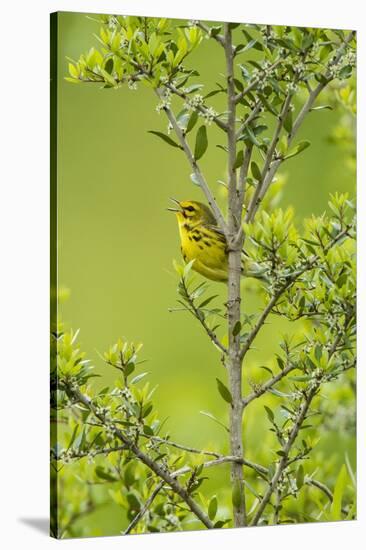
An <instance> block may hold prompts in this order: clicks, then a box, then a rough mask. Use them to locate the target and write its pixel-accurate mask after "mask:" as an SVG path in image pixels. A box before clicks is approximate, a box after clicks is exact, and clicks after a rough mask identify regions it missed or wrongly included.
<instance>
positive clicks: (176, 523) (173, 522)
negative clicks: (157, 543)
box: [166, 514, 179, 527]
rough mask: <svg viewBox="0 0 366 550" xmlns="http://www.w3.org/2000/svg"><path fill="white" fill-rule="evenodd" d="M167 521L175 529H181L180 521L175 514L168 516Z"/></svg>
mask: <svg viewBox="0 0 366 550" xmlns="http://www.w3.org/2000/svg"><path fill="white" fill-rule="evenodd" d="M166 520H167V521H168V522H169V523H170V524H171V525H174V527H179V519H178V518H177V516H175V515H174V514H168V515H167V516H166Z"/></svg>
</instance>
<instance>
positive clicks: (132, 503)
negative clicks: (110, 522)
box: [126, 492, 141, 512]
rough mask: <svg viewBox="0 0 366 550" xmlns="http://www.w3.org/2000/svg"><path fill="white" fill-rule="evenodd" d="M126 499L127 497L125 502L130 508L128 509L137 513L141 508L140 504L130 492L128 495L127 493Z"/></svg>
mask: <svg viewBox="0 0 366 550" xmlns="http://www.w3.org/2000/svg"><path fill="white" fill-rule="evenodd" d="M126 497H127V501H128V504H129V506H130V509H131V510H136V511H137V512H138V511H139V510H140V508H141V504H140V501H139V499H138V498H137V496H136V495H135V494H134V493H132V492H130V493H127V495H126Z"/></svg>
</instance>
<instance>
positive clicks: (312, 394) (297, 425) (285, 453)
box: [251, 383, 320, 526]
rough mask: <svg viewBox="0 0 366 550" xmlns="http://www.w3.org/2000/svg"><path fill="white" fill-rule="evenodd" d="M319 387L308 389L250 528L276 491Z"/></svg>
mask: <svg viewBox="0 0 366 550" xmlns="http://www.w3.org/2000/svg"><path fill="white" fill-rule="evenodd" d="M319 385H320V384H319V383H317V384H315V385H314V386H313V387H312V388H311V389H310V391H309V393H308V395H307V396H306V398H305V401H304V403H303V405H302V407H301V408H300V410H299V413H298V415H297V418H296V421H295V423H294V425H293V428H292V430H291V433H290V435H289V438H288V440H287V442H286V445H285V446H284V447H283V449H282V452H283V456H282V457H281V460H280V461H279V463H278V465H277V467H276V471H275V473H274V474H273V477H272V479H271V481H270V482H269V485H268V489H267V491H266V492H265V494H264V496H263V498H262V500H261V503H260V505H259V507H258V510H257V512H256V514H255V516H254V518H253V520H252V522H251V525H252V526H253V525H257V523H258V521H259V520H260V518H261V516H262V514H263V511H264V509H265V507H266V506H267V504H268V502H269V500H270V498H271V496H272V493H273V491H274V490H275V489H276V486H277V483H278V481H279V479H280V477H281V475H282V472H283V471H284V470H285V468H286V465H287V461H288V455H289V452H290V450H291V448H292V445H293V443H294V442H295V440H296V438H297V434H298V433H299V430H300V427H301V425H302V423H303V421H304V420H305V418H306V415H307V412H308V410H309V407H310V404H311V402H312V400H313V398H314V397H315V395H316V393H317V391H318V389H319Z"/></svg>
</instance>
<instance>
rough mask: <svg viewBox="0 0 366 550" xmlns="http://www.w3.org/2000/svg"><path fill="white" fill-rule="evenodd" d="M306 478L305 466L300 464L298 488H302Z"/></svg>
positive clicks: (297, 474) (297, 478)
mask: <svg viewBox="0 0 366 550" xmlns="http://www.w3.org/2000/svg"><path fill="white" fill-rule="evenodd" d="M304 478H305V474H304V466H303V465H302V464H300V466H299V467H298V469H297V472H296V485H297V488H298V489H301V487H302V486H303V485H304Z"/></svg>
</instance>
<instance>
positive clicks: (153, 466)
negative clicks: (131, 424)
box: [65, 385, 213, 529]
mask: <svg viewBox="0 0 366 550" xmlns="http://www.w3.org/2000/svg"><path fill="white" fill-rule="evenodd" d="M65 390H66V391H67V393H68V394H71V395H72V396H73V397H74V398H75V399H76V400H77V401H78V402H79V403H81V404H83V405H84V406H85V407H86V408H87V409H88V410H89V411H90V412H92V413H93V415H94V416H95V417H96V418H97V419H98V420H100V422H101V423H102V424H103V427H105V426H107V425H108V427H109V428H110V429H111V430H112V431H113V433H114V435H115V436H116V437H117V438H118V439H120V440H121V441H122V443H124V445H126V447H127V448H128V449H129V450H130V451H131V452H132V453H133V454H134V455H135V457H136V458H137V459H138V460H140V461H141V462H142V463H143V464H145V466H147V467H148V468H149V469H150V470H152V471H153V472H154V473H155V474H156V475H157V476H158V477H160V478H161V479H162V480H163V481H165V483H167V484H168V485H169V486H170V487H171V489H172V490H173V491H174V492H175V493H176V494H177V495H179V496H180V498H181V499H182V500H183V501H184V502H185V503H186V504H187V506H188V507H189V508H190V510H191V512H193V514H194V515H195V516H196V517H197V518H198V519H199V520H200V521H201V522H202V523H203V524H204V525H205V526H206V527H207V528H208V529H212V528H213V523H212V522H211V520H210V519H209V517H208V516H207V515H206V514H205V513H204V512H203V510H202V509H201V508H200V507H199V506H198V504H197V503H196V502H195V500H194V499H193V498H192V497H191V495H190V494H189V493H188V491H187V490H186V489H185V488H184V487H183V486H182V485H180V483H178V481H177V480H176V479H175V478H174V477H173V476H172V475H171V473H170V472H169V471H168V470H167V469H166V468H165V467H163V466H161V465H160V464H159V463H158V462H156V461H155V460H153V459H152V458H151V457H150V456H149V455H147V454H146V453H144V452H143V451H142V450H141V449H140V448H139V447H138V445H137V444H136V443H135V442H134V441H131V440H130V439H129V438H128V437H127V436H126V435H125V434H124V433H123V431H122V430H120V429H119V428H117V426H115V425H114V424H113V423H111V422H110V421H108V420H107V418H106V417H105V415H104V414H102V413H101V412H98V410H97V409H96V407H95V406H94V405H93V403H92V401H91V399H90V398H89V397H87V396H86V395H84V394H83V393H82V392H81V391H80V389H79V388H78V387H77V386H74V385H73V386H70V385H66V386H65Z"/></svg>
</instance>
